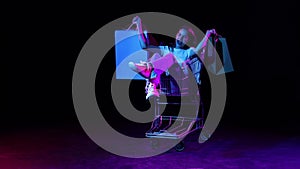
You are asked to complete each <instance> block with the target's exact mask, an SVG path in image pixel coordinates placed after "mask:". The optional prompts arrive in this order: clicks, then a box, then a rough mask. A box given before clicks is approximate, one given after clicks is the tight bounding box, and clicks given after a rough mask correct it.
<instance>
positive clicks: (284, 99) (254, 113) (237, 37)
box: [0, 1, 300, 131]
mask: <svg viewBox="0 0 300 169" xmlns="http://www.w3.org/2000/svg"><path fill="white" fill-rule="evenodd" d="M116 3H118V4H120V5H108V4H102V3H97V4H92V3H91V4H89V3H84V4H83V2H78V3H76V4H75V3H70V4H61V3H52V4H50V3H49V4H47V3H44V4H42V3H40V4H37V3H32V4H13V5H9V6H7V8H8V9H10V10H8V11H7V12H5V15H4V16H5V18H4V21H3V22H4V23H3V24H2V26H1V27H2V28H4V31H2V33H4V36H3V38H1V39H2V43H3V47H4V48H2V49H3V53H2V54H1V56H2V57H1V58H2V61H1V65H2V66H1V67H3V68H4V71H3V72H2V75H3V77H2V84H4V86H3V85H2V86H3V87H2V91H3V94H1V96H2V98H3V99H2V100H4V101H2V104H1V105H2V106H1V107H2V110H1V118H0V120H1V129H2V130H9V129H21V128H26V127H34V128H35V127H36V128H38V127H41V126H53V125H58V124H62V123H70V124H75V125H79V123H78V121H77V117H76V113H75V110H74V108H73V102H72V75H73V68H74V65H75V62H76V59H77V57H78V55H79V52H80V50H81V48H82V47H83V45H84V44H85V42H86V41H87V40H88V39H89V37H90V36H91V35H93V33H95V32H96V31H97V30H98V29H100V28H101V27H102V26H104V25H105V24H107V23H109V22H111V21H113V20H115V19H118V18H120V17H123V16H125V15H129V14H133V13H138V12H164V13H169V14H173V15H176V16H178V17H181V18H183V19H186V20H188V21H190V22H192V23H193V24H195V25H196V26H198V27H199V28H200V29H201V30H203V31H204V30H206V29H211V28H216V30H217V31H218V32H219V33H220V34H222V35H223V36H224V37H226V38H227V43H228V46H229V50H230V54H231V59H232V63H233V66H234V72H231V73H228V74H226V76H227V85H228V98H227V103H226V107H225V111H224V115H223V119H222V121H221V123H222V124H224V125H225V126H226V125H228V126H235V127H251V128H255V129H259V128H270V129H275V130H277V129H279V130H281V129H285V130H289V131H297V130H299V129H300V125H299V122H298V121H299V118H298V114H299V112H300V110H299V106H298V104H299V100H300V92H299V89H298V86H299V73H300V71H299V66H298V61H299V60H300V59H299V52H298V50H299V32H298V31H299V30H300V29H299V20H300V18H299V12H298V9H297V5H296V1H295V2H293V1H284V2H255V1H243V2H228V1H222V2H217V1H211V2H201V1H200V2H196V4H193V2H188V3H187V4H184V3H186V2H180V3H178V2H175V1H174V2H171V3H170V2H163V3H162V2H159V3H157V2H154V1H151V2H150V1H148V2H145V3H140V2H116ZM120 7H122V8H121V9H120ZM106 10H107V11H106ZM99 46H101V45H100V44H99ZM107 63H108V64H107V69H110V68H111V67H112V66H114V65H113V64H114V62H113V61H108V62H107ZM140 87H141V89H142V88H143V86H140ZM100 99H101V98H100ZM103 99H104V98H103Z"/></svg>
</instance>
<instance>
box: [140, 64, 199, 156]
mask: <svg viewBox="0 0 300 169" xmlns="http://www.w3.org/2000/svg"><path fill="white" fill-rule="evenodd" d="M171 72H173V73H171ZM190 78H193V77H188V76H186V75H185V74H184V73H183V71H182V70H181V68H180V67H179V66H178V65H176V64H175V65H174V66H172V67H171V68H170V69H169V70H168V71H167V72H166V73H164V74H163V75H162V76H161V81H160V90H159V91H160V97H153V98H152V101H153V104H154V119H153V121H152V124H151V127H150V129H149V130H148V131H147V132H146V133H145V134H146V137H148V138H159V139H174V140H181V141H179V143H178V144H177V145H176V146H175V147H174V148H175V150H176V151H182V150H183V149H184V142H183V141H182V140H183V138H184V137H186V136H187V135H188V134H190V133H192V132H195V131H197V130H199V129H201V128H203V125H204V111H202V110H203V105H201V100H200V94H199V92H198V88H197V90H195V88H191V84H192V83H193V82H192V81H191V79H190ZM163 106H165V109H164V110H162V107H163ZM182 107H185V108H184V111H187V112H183V113H180V112H176V111H179V109H180V108H182ZM180 110H181V109H180ZM199 110H201V111H199ZM154 145H156V143H154Z"/></svg>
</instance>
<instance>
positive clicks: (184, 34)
mask: <svg viewBox="0 0 300 169" xmlns="http://www.w3.org/2000/svg"><path fill="white" fill-rule="evenodd" d="M188 41H189V36H188V31H187V30H186V29H180V30H179V31H178V33H177V34H176V47H177V48H183V47H184V46H185V45H186V44H187V43H188Z"/></svg>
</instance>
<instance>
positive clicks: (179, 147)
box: [175, 141, 184, 152]
mask: <svg viewBox="0 0 300 169" xmlns="http://www.w3.org/2000/svg"><path fill="white" fill-rule="evenodd" d="M183 149H184V143H183V141H180V142H179V143H178V144H177V145H176V146H175V150H176V151H178V152H181V151H183Z"/></svg>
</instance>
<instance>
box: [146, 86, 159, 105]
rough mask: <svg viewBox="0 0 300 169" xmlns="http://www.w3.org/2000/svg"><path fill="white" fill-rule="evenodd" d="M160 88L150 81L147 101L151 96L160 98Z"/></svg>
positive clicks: (147, 88)
mask: <svg viewBox="0 0 300 169" xmlns="http://www.w3.org/2000/svg"><path fill="white" fill-rule="evenodd" d="M158 88H159V86H157V85H156V84H155V83H152V82H150V81H148V86H146V93H147V95H146V100H147V99H149V98H150V97H151V96H157V97H159V89H158Z"/></svg>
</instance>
